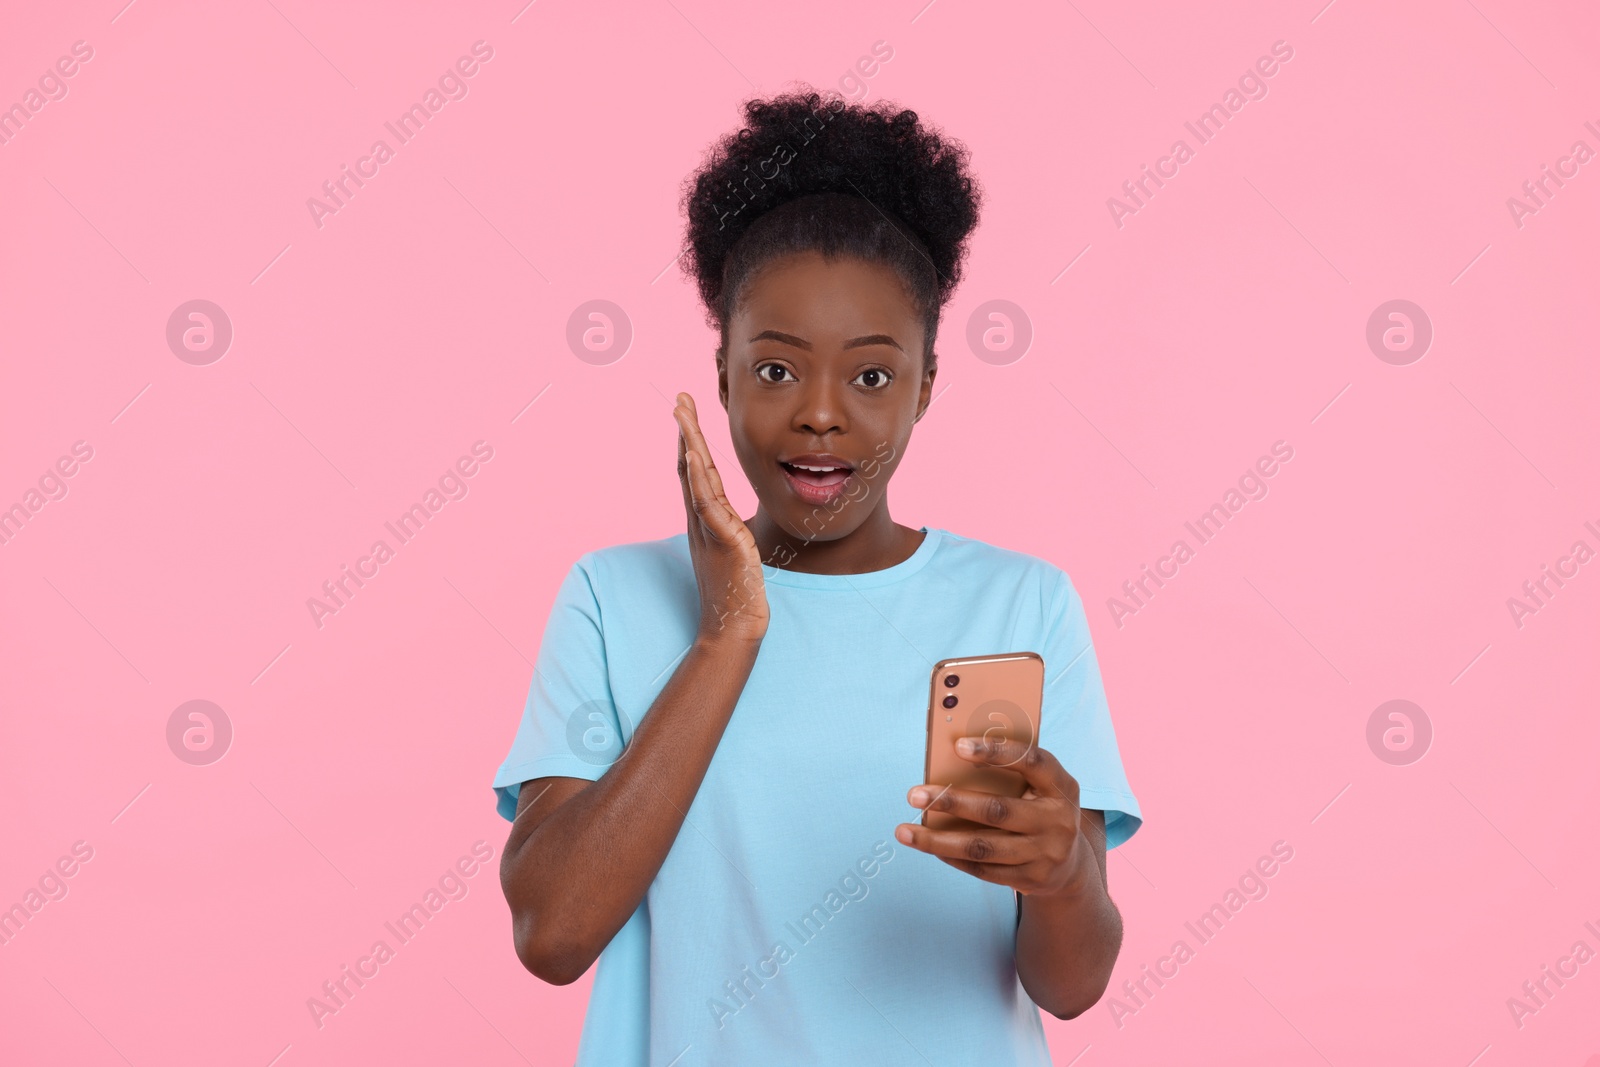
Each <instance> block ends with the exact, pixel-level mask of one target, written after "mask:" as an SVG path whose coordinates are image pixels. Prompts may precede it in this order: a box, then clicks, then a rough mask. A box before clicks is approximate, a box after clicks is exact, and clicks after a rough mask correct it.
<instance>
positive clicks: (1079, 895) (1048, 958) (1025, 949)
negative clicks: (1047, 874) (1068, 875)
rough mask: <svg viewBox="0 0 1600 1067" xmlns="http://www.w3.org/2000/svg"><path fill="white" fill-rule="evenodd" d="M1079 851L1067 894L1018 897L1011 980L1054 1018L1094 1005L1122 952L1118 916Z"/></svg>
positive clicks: (1101, 882)
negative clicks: (1014, 965)
mask: <svg viewBox="0 0 1600 1067" xmlns="http://www.w3.org/2000/svg"><path fill="white" fill-rule="evenodd" d="M1083 852H1084V853H1085V856H1084V859H1083V861H1082V862H1081V863H1080V873H1079V876H1078V877H1077V878H1075V879H1074V880H1073V883H1072V885H1071V886H1069V888H1068V889H1067V890H1065V891H1063V892H1061V893H1058V894H1053V895H1046V894H1042V893H1034V894H1021V895H1019V897H1018V900H1019V902H1020V903H1019V906H1020V908H1021V910H1022V915H1021V918H1020V920H1019V921H1018V923H1017V939H1016V963H1017V977H1018V978H1019V979H1021V981H1022V987H1023V988H1024V989H1025V990H1027V992H1028V996H1029V997H1030V998H1032V1000H1033V1002H1034V1003H1035V1004H1037V1005H1039V1007H1040V1008H1042V1009H1044V1010H1045V1011H1048V1012H1049V1013H1050V1014H1052V1015H1054V1016H1056V1017H1057V1018H1060V1019H1070V1018H1073V1017H1074V1016H1077V1015H1081V1014H1082V1013H1083V1012H1085V1011H1087V1010H1088V1009H1089V1008H1091V1007H1093V1006H1094V1004H1095V1002H1096V1001H1098V1000H1099V999H1100V997H1101V995H1102V994H1103V993H1104V992H1105V989H1106V986H1107V984H1108V983H1109V982H1110V981H1111V968H1112V966H1113V965H1114V964H1115V963H1116V961H1117V954H1118V952H1120V951H1121V949H1122V914H1121V913H1120V912H1119V911H1118V910H1117V906H1116V905H1115V904H1114V903H1112V901H1111V897H1110V895H1109V894H1108V893H1107V892H1106V888H1105V879H1104V876H1103V875H1102V873H1101V871H1100V868H1099V867H1098V866H1097V864H1096V863H1095V860H1094V858H1093V857H1092V856H1090V855H1087V853H1088V852H1089V849H1088V848H1087V847H1085V848H1084V849H1083Z"/></svg>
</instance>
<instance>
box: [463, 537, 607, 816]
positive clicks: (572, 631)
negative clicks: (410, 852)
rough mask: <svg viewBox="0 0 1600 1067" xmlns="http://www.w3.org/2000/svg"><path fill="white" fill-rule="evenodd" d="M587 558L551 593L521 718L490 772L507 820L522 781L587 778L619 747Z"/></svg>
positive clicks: (603, 768)
mask: <svg viewBox="0 0 1600 1067" xmlns="http://www.w3.org/2000/svg"><path fill="white" fill-rule="evenodd" d="M592 561H593V555H592V554H589V555H585V556H584V557H583V558H581V559H579V560H578V561H577V562H576V563H574V564H573V565H572V569H571V570H570V571H568V572H567V576H566V578H564V579H563V580H562V582H561V587H560V589H559V590H557V592H556V599H555V603H554V604H553V605H552V606H551V608H550V616H549V619H548V620H547V621H546V623H545V628H544V636H543V637H542V638H541V639H540V642H539V654H538V656H537V662H536V663H535V664H534V668H533V679H532V682H531V683H530V685H529V687H528V699H527V700H526V702H525V703H524V704H523V708H522V721H521V722H520V723H519V724H518V726H517V732H516V736H515V737H514V738H513V739H512V741H511V751H510V752H509V753H508V754H507V755H506V758H505V760H504V762H502V763H501V764H500V769H499V770H498V771H496V772H495V776H494V783H493V786H494V792H495V809H496V810H497V811H498V812H499V813H500V814H501V815H502V816H504V817H505V818H506V819H514V818H515V817H516V814H517V793H518V792H519V791H520V789H521V786H522V783H523V782H526V781H528V780H530V779H533V778H546V777H553V776H554V777H564V778H583V779H586V780H588V781H591V782H592V781H595V780H596V779H598V778H599V777H600V776H601V775H602V774H604V773H605V772H606V770H607V768H609V767H610V766H611V764H612V762H613V761H614V760H615V759H616V757H617V756H618V755H619V754H620V753H621V751H622V743H623V740H624V735H623V732H622V730H621V727H620V724H619V721H618V716H617V708H616V704H615V702H614V701H613V699H612V696H611V684H610V676H609V674H608V672H607V670H606V648H605V633H604V629H603V627H602V620H601V615H600V599H599V595H598V593H597V591H596V589H595V581H594V572H593V570H592Z"/></svg>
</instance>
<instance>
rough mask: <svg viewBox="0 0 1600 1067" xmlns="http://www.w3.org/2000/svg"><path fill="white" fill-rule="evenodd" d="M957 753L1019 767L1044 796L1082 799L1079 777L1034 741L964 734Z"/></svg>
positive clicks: (995, 764) (991, 763)
mask: <svg viewBox="0 0 1600 1067" xmlns="http://www.w3.org/2000/svg"><path fill="white" fill-rule="evenodd" d="M956 755H958V756H960V757H961V758H963V759H966V760H970V761H972V762H973V763H978V764H983V765H985V766H989V767H1004V768H1005V769H1007V770H1011V771H1016V772H1017V773H1018V774H1020V775H1022V777H1023V778H1024V779H1025V780H1026V781H1027V783H1028V785H1029V786H1031V787H1032V788H1033V791H1034V792H1035V793H1037V794H1039V795H1040V796H1045V797H1065V798H1067V799H1068V800H1071V801H1072V802H1073V803H1074V804H1076V803H1077V802H1078V780H1077V779H1076V778H1074V777H1072V775H1070V774H1068V773H1067V771H1066V768H1065V767H1063V766H1061V761H1060V760H1058V759H1056V758H1055V756H1053V755H1051V754H1050V753H1049V752H1047V751H1045V750H1044V749H1042V748H1040V747H1039V746H1038V745H1036V744H1034V743H1033V742H1031V741H1018V740H1015V739H1013V738H995V739H988V740H986V739H984V738H982V737H962V738H958V739H957V740H956Z"/></svg>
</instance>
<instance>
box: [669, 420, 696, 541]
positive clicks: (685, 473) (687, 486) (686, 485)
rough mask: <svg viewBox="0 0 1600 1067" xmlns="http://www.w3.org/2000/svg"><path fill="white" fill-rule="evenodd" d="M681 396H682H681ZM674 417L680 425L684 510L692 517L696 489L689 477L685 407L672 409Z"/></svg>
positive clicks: (679, 479) (679, 463)
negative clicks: (684, 417)
mask: <svg viewBox="0 0 1600 1067" xmlns="http://www.w3.org/2000/svg"><path fill="white" fill-rule="evenodd" d="M680 395H681V394H680ZM672 417H673V418H674V419H676V420H677V423H678V481H679V482H680V483H682V485H683V510H684V511H685V512H687V513H688V514H690V515H693V514H694V511H695V508H694V488H693V486H692V484H691V480H690V477H689V458H688V453H687V450H686V447H685V442H684V439H685V436H686V435H685V433H684V422H683V406H682V405H681V404H680V405H679V406H677V407H675V408H673V409H672Z"/></svg>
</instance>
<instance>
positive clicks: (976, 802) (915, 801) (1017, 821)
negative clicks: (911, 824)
mask: <svg viewBox="0 0 1600 1067" xmlns="http://www.w3.org/2000/svg"><path fill="white" fill-rule="evenodd" d="M906 799H907V800H908V801H909V803H910V804H911V806H912V807H914V808H921V809H922V810H923V811H938V812H943V813H945V814H948V815H954V816H955V817H957V818H959V819H966V820H968V821H970V822H978V823H983V824H984V825H985V826H994V827H997V828H999V829H1002V830H1010V831H1012V832H1014V833H1033V832H1036V831H1038V830H1040V829H1042V828H1043V827H1044V826H1045V825H1047V823H1048V822H1049V819H1048V813H1046V812H1045V811H1044V810H1043V809H1042V807H1041V805H1042V804H1043V805H1047V804H1049V800H1048V799H1046V798H1029V797H1003V796H1000V795H998V794H996V793H985V792H983V791H982V790H979V789H958V788H956V787H955V786H948V787H940V786H938V785H932V784H929V785H919V786H913V787H912V788H911V791H910V792H909V793H908V794H907V796H906Z"/></svg>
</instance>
